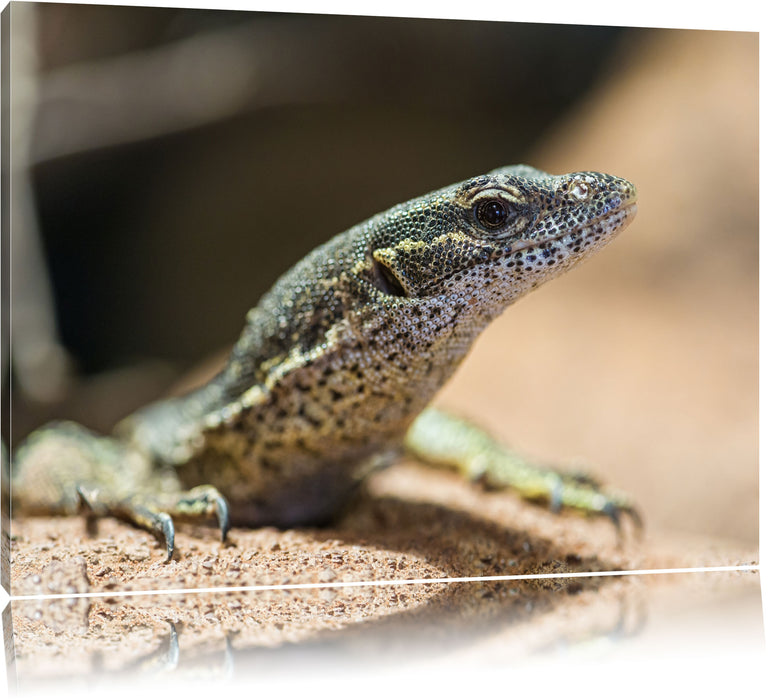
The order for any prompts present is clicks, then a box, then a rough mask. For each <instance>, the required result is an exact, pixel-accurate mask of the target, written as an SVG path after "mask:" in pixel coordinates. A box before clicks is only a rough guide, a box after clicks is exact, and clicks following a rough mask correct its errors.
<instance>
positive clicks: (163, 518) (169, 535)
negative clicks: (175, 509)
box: [157, 513, 175, 562]
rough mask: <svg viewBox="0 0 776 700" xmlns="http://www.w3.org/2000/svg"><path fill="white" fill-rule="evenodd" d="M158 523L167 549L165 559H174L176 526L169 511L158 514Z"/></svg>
mask: <svg viewBox="0 0 776 700" xmlns="http://www.w3.org/2000/svg"><path fill="white" fill-rule="evenodd" d="M157 524H158V526H159V534H160V535H161V536H162V538H163V539H164V548H165V551H166V556H165V559H164V561H165V562H168V561H170V560H171V559H172V555H173V552H174V551H175V526H174V525H173V523H172V518H171V517H170V516H169V515H168V514H167V513H159V514H158V520H157Z"/></svg>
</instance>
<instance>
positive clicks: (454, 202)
mask: <svg viewBox="0 0 776 700" xmlns="http://www.w3.org/2000/svg"><path fill="white" fill-rule="evenodd" d="M635 202H636V190H635V187H634V186H633V185H632V184H631V183H630V182H628V181H627V180H624V179H622V178H618V177H614V176H611V175H604V174H602V173H595V172H580V173H572V174H569V175H558V176H555V175H550V174H548V173H545V172H542V171H541V170H536V169H535V168H531V167H528V166H525V165H518V166H509V167H506V168H501V169H499V170H494V171H493V172H490V173H488V174H487V175H482V176H479V177H475V178H472V179H470V180H466V181H465V182H462V183H459V184H457V185H453V186H451V187H448V188H445V189H443V190H439V191H437V192H432V193H431V194H430V195H427V196H425V197H421V198H419V199H417V200H414V201H412V202H408V203H406V204H404V205H400V206H399V207H395V208H394V209H392V210H389V211H388V212H386V214H385V217H386V218H385V219H384V220H383V221H382V222H381V223H382V224H383V225H382V226H380V227H379V228H377V230H378V231H379V232H380V235H379V236H378V237H377V239H376V240H375V241H374V242H373V246H372V250H371V256H372V259H373V260H374V265H373V268H372V280H373V282H374V284H375V286H377V287H378V289H380V290H381V291H382V292H383V293H384V294H388V295H391V296H394V297H409V298H429V297H438V296H440V295H443V296H451V295H452V296H453V297H454V298H455V299H458V298H460V295H461V294H462V295H463V298H464V299H466V301H467V304H468V305H472V304H476V303H477V299H478V298H480V299H483V301H484V297H483V294H482V292H483V291H484V290H486V289H487V290H490V292H491V293H490V294H489V295H488V297H489V301H487V302H484V305H485V306H490V307H492V308H491V309H483V311H485V312H487V311H488V310H490V311H493V312H494V313H498V312H499V311H501V310H502V309H503V307H504V306H506V305H507V304H509V303H511V302H512V301H514V300H515V299H517V298H518V297H519V296H521V295H522V294H524V293H526V292H528V291H530V290H531V289H534V288H535V287H537V286H539V285H540V284H541V283H543V282H545V281H547V280H549V279H551V278H553V277H556V276H557V275H558V274H560V273H561V272H562V271H564V270H567V269H568V268H569V267H571V266H572V265H575V264H576V263H578V262H579V261H580V260H582V259H584V258H586V257H588V256H589V255H590V254H591V253H593V252H594V251H596V250H598V249H599V248H601V247H602V246H603V245H605V244H606V243H608V242H609V241H611V240H612V238H613V237H614V236H615V235H616V234H617V233H618V232H619V231H620V230H622V229H623V228H624V227H625V226H626V225H627V224H628V223H629V222H630V221H631V219H632V218H633V216H634V215H635V212H636V205H635ZM493 295H495V297H496V299H494V298H493ZM488 315H491V314H488Z"/></svg>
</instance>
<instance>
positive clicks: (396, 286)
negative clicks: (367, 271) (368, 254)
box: [372, 258, 407, 297]
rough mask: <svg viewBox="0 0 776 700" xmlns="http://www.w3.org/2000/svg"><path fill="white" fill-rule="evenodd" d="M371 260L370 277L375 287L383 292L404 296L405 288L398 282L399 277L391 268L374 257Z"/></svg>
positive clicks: (405, 294) (405, 293)
mask: <svg viewBox="0 0 776 700" xmlns="http://www.w3.org/2000/svg"><path fill="white" fill-rule="evenodd" d="M373 260H374V264H373V265H372V277H373V279H374V283H375V287H377V288H378V289H379V290H380V291H381V292H383V294H389V295H390V296H394V297H406V296H407V290H406V289H405V288H404V287H403V286H402V283H401V282H399V279H398V278H397V277H396V275H394V274H393V272H392V271H391V269H390V268H389V267H388V266H387V265H385V264H384V263H382V262H380V261H379V260H377V259H376V258H373Z"/></svg>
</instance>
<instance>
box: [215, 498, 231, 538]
mask: <svg viewBox="0 0 776 700" xmlns="http://www.w3.org/2000/svg"><path fill="white" fill-rule="evenodd" d="M215 506H216V518H217V519H218V528H219V530H221V542H226V535H227V533H228V532H229V530H230V528H231V527H232V523H231V519H230V518H229V504H228V503H227V502H226V499H225V498H224V497H223V496H222V495H221V494H218V496H217V497H216V499H215Z"/></svg>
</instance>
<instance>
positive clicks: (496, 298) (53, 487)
mask: <svg viewBox="0 0 776 700" xmlns="http://www.w3.org/2000/svg"><path fill="white" fill-rule="evenodd" d="M635 199H636V195H635V188H634V187H633V185H631V184H630V183H629V182H627V181H626V180H623V179H620V178H616V177H612V176H609V175H602V174H600V173H592V172H586V173H575V174H571V175H562V176H553V175H549V174H547V173H544V172H542V171H539V170H536V169H534V168H530V167H528V166H512V167H507V168H503V169H500V170H496V171H493V172H491V173H489V174H487V175H483V176H480V177H475V178H472V179H470V180H466V181H464V182H462V183H458V184H456V185H452V186H450V187H446V188H444V189H441V190H437V191H435V192H432V193H430V194H428V195H425V196H424V197H419V198H418V199H414V200H412V201H410V202H406V203H404V204H400V205H398V206H396V207H393V208H392V209H389V210H388V211H386V212H384V213H383V214H379V215H377V216H375V217H373V218H372V219H369V220H368V221H365V222H364V223H362V224H359V225H358V226H355V227H353V228H352V229H350V230H348V231H346V232H345V233H342V234H340V235H339V236H336V237H335V238H333V239H332V240H330V241H329V242H328V243H326V244H324V245H322V246H320V247H319V248H316V249H315V250H313V251H312V252H311V253H310V254H309V255H308V256H307V257H305V258H304V259H303V260H302V261H301V262H299V263H298V264H297V265H296V266H295V267H293V268H292V269H291V270H290V271H289V272H287V273H286V274H285V275H284V276H283V277H281V278H280V280H279V281H278V282H277V283H276V284H275V286H274V287H273V288H272V289H271V290H270V291H269V292H268V293H267V294H266V295H265V296H264V297H263V298H262V299H261V300H260V302H259V304H258V305H257V306H256V307H255V308H253V309H252V310H251V311H250V312H249V313H248V316H247V324H246V326H245V329H244V330H243V332H242V335H241V336H240V338H239V340H238V341H237V343H236V345H235V346H234V348H233V350H232V353H231V356H230V358H229V360H228V362H227V364H226V366H225V367H224V368H223V370H222V371H221V373H220V374H219V375H218V376H217V377H216V378H214V379H213V380H212V381H211V382H209V383H208V384H207V385H205V386H204V387H202V388H200V389H198V390H195V391H194V392H192V393H190V394H189V395H187V396H185V397H182V398H177V399H170V400H166V401H161V402H159V403H156V404H153V405H151V406H149V407H148V408H145V409H143V410H141V411H139V412H137V413H135V414H134V415H132V416H130V417H129V418H127V419H125V420H124V421H122V422H121V423H120V424H119V426H118V427H117V430H116V436H115V437H111V438H99V437H97V436H94V435H92V434H91V433H89V432H88V431H86V430H85V429H83V428H80V426H75V425H73V424H64V425H63V424H60V425H55V426H52V427H47V428H43V429H41V430H40V431H37V432H36V433H34V434H33V436H31V438H30V439H29V440H28V442H27V444H26V445H25V446H23V447H22V448H21V449H20V451H19V453H18V455H17V459H16V464H15V470H16V471H15V482H14V495H15V501H16V503H17V504H18V505H19V506H20V507H22V508H24V509H26V510H27V511H29V512H33V511H38V512H40V511H44V512H65V513H67V512H75V511H77V510H78V509H79V508H83V506H84V505H86V506H88V507H89V508H91V509H92V510H93V511H94V512H95V513H97V514H106V515H107V514H111V515H117V516H121V517H125V518H127V519H129V520H131V521H132V522H135V523H136V524H139V525H141V526H144V527H147V528H148V529H150V530H152V531H154V532H156V533H157V534H158V535H159V536H160V537H163V538H164V539H165V540H166V542H167V549H168V556H170V555H171V554H172V547H173V539H172V538H173V527H172V522H171V519H170V516H172V517H176V518H177V517H181V518H183V517H191V518H201V517H204V516H208V515H214V516H216V517H217V518H218V520H219V522H220V525H221V530H222V533H223V534H225V533H226V530H227V528H228V526H229V516H228V513H227V505H226V504H227V502H228V503H229V507H228V511H229V512H230V513H231V517H232V519H233V520H234V521H236V522H239V523H243V524H250V525H261V524H274V525H278V526H291V525H296V524H300V523H313V522H319V521H321V520H323V519H325V518H328V517H329V516H331V515H332V514H333V513H334V512H336V510H337V509H338V508H339V507H340V505H341V504H342V502H343V501H344V500H345V498H346V497H347V496H348V494H349V493H351V491H352V490H353V487H354V485H356V484H357V483H358V482H359V481H360V480H361V479H363V477H364V476H366V475H367V474H369V473H370V472H371V471H373V470H375V469H377V468H380V467H381V466H384V465H386V464H388V463H390V462H391V461H392V460H393V459H394V458H395V457H396V456H397V455H398V454H399V453H400V452H401V451H402V449H409V450H410V451H411V452H413V453H414V454H415V455H417V456H419V457H421V458H425V459H426V460H428V461H432V462H441V463H445V464H448V465H450V466H453V467H456V468H458V469H460V470H461V471H463V472H465V473H468V474H469V475H470V476H471V475H472V474H473V471H472V467H471V464H472V460H471V455H470V456H469V457H467V458H466V459H463V458H462V459H461V460H456V459H455V457H454V456H453V457H451V456H450V455H449V454H446V455H443V456H440V455H439V454H436V453H435V446H437V445H439V444H442V443H444V442H445V440H444V431H445V430H449V431H453V432H454V431H456V430H458V428H457V427H456V424H455V421H454V420H453V419H451V420H452V422H448V423H445V421H444V420H442V421H441V422H440V421H434V420H433V415H432V414H430V413H429V414H423V415H422V416H421V419H422V420H418V421H417V422H416V423H415V425H414V426H413V430H412V431H410V433H409V435H410V438H411V439H408V440H407V441H406V443H405V442H404V438H405V435H406V434H407V431H408V429H409V428H410V426H412V425H413V422H414V421H416V419H417V418H418V416H419V415H421V412H422V411H423V410H424V408H425V407H426V406H427V405H428V403H429V402H430V401H431V399H432V398H433V396H434V394H435V393H436V392H437V390H438V389H439V388H440V387H441V386H442V385H443V384H444V382H445V381H446V380H447V379H448V378H449V377H450V376H451V374H452V373H453V372H454V371H455V369H456V368H457V367H458V365H459V364H460V362H461V361H462V360H463V358H464V357H465V355H466V353H467V352H468V351H469V349H470V347H471V345H472V343H473V342H474V340H475V339H476V338H477V336H478V335H479V333H480V332H481V331H482V330H483V329H484V328H485V327H486V326H487V325H488V323H490V321H492V320H493V319H494V318H495V317H496V316H498V315H499V314H500V313H501V312H502V311H503V310H504V309H505V308H506V307H507V306H508V305H510V304H511V303H513V302H514V301H515V300H516V299H518V298H519V297H521V296H522V295H524V294H526V293H527V292H529V291H531V290H532V289H535V288H536V287H537V286H539V285H540V284H542V283H544V282H546V281H547V280H549V279H552V278H553V277H555V276H557V275H559V274H560V273H562V272H564V271H565V270H568V269H569V268H571V267H572V266H574V265H575V264H577V263H578V262H580V261H581V260H583V259H585V258H586V257H588V256H590V255H591V254H592V253H594V252H595V251H597V250H599V249H600V248H601V247H603V246H604V245H606V244H607V243H608V242H609V241H611V240H612V238H613V237H614V236H615V235H616V234H617V233H618V232H619V231H620V230H622V229H623V228H624V227H625V226H626V225H627V224H628V223H629V222H630V221H631V219H632V218H633V216H634V214H635V210H636V207H635ZM437 413H438V412H437ZM427 415H428V416H431V418H427V417H426V416H427ZM445 425H447V428H445ZM424 426H425V428H424ZM440 431H441V432H440ZM424 436H426V437H424ZM479 439H480V438H476V439H474V438H473V443H472V444H474V443H475V442H477V440H479ZM483 450H484V451H486V452H487V449H486V448H483ZM503 451H504V453H505V454H507V451H506V450H503ZM463 452H466V450H463ZM512 459H513V462H514V464H513V466H512V467H509V466H508V463H509V462H510V458H509V457H508V456H506V457H503V458H499V459H498V460H495V462H498V464H495V463H494V465H493V466H492V467H487V468H486V471H488V469H490V470H500V471H499V474H500V476H498V478H495V477H494V478H491V479H490V481H491V482H494V483H497V484H499V485H502V486H512V487H513V488H515V489H516V490H517V491H518V492H522V493H523V494H524V495H526V496H529V497H533V498H545V499H547V500H549V501H550V502H551V503H553V504H554V505H557V506H560V505H568V506H572V507H575V508H579V509H581V510H584V511H590V512H604V513H608V514H610V515H613V517H616V514H617V513H618V512H619V511H620V510H626V511H628V510H629V507H628V505H627V503H626V502H625V501H624V500H620V499H617V498H614V497H611V496H607V495H605V494H602V493H601V492H600V491H599V490H598V488H597V486H595V484H593V483H592V482H590V481H588V480H584V479H582V480H580V479H578V478H576V479H575V478H573V477H559V476H557V475H554V474H552V475H551V476H550V477H547V478H545V479H544V482H545V486H544V487H542V488H539V489H538V491H537V487H536V481H537V479H536V476H537V473H538V472H539V470H537V469H535V468H533V467H528V469H529V471H530V470H533V471H531V474H530V475H528V476H526V474H525V473H524V470H525V468H526V465H525V464H524V463H522V462H520V461H519V460H518V458H517V457H513V458H512ZM486 461H487V460H486ZM493 461H494V460H491V462H493ZM475 462H476V463H477V464H480V466H482V459H480V460H479V461H478V460H475ZM504 464H507V466H506V467H505V466H504ZM478 468H479V467H478ZM505 469H506V474H507V475H506V476H504V471H505ZM510 469H511V471H510ZM521 470H523V471H521ZM474 471H477V470H476V469H475V470H474ZM543 473H544V474H545V475H547V474H548V472H543ZM510 474H511V475H512V476H510ZM549 474H551V473H549ZM474 476H481V474H475V475H474ZM540 481H541V479H540ZM202 484H206V486H202ZM580 488H581V490H582V492H583V493H582V495H581V496H580V494H579V493H578V492H579V490H580Z"/></svg>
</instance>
